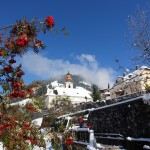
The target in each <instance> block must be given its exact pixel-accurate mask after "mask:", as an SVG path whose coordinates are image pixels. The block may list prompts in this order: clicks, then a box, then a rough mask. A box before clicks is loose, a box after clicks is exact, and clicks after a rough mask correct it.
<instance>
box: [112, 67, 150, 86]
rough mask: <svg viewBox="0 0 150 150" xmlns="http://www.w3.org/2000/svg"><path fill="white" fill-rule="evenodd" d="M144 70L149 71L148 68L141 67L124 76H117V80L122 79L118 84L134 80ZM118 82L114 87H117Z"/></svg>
mask: <svg viewBox="0 0 150 150" xmlns="http://www.w3.org/2000/svg"><path fill="white" fill-rule="evenodd" d="M145 69H149V70H150V68H149V67H147V66H142V67H140V68H138V69H137V70H134V71H133V72H130V73H128V74H127V75H125V76H118V78H122V80H121V81H120V82H124V81H128V80H130V79H132V78H134V77H136V76H139V75H140V74H141V73H142V72H143V70H145ZM118 78H117V80H116V81H118ZM120 82H116V83H115V84H114V86H115V85H117V84H119V83H120Z"/></svg>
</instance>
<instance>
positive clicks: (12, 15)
mask: <svg viewBox="0 0 150 150" xmlns="http://www.w3.org/2000/svg"><path fill="white" fill-rule="evenodd" d="M148 2H149V0H113V1H112V0H76V1H73V0H43V1H41V0H26V1H20V0H13V1H12V0H2V1H1V13H0V27H3V26H5V25H9V24H13V23H15V20H17V19H21V18H23V17H26V18H27V19H28V20H30V19H32V18H34V17H36V16H37V17H38V18H45V17H47V16H49V15H51V16H53V18H54V19H55V24H56V26H55V27H56V28H57V29H61V28H62V27H64V26H65V27H66V28H67V30H68V31H69V36H64V35H63V34H62V33H59V34H58V35H54V34H51V33H46V35H43V34H41V35H40V37H41V40H42V41H43V42H44V44H45V45H46V50H44V51H42V52H40V54H38V55H34V54H31V53H29V54H27V55H25V56H24V57H23V58H22V59H21V60H20V62H21V63H22V64H23V69H24V70H25V72H26V75H25V77H24V79H25V81H26V83H29V82H31V81H33V80H38V79H49V78H50V77H53V76H56V75H60V74H65V73H67V72H68V70H69V71H70V73H72V74H79V75H82V76H83V77H85V78H86V79H87V80H89V81H91V82H93V83H96V84H97V85H98V86H100V87H101V88H103V87H106V86H107V84H108V82H109V83H110V84H111V85H112V84H113V82H114V80H115V78H116V76H117V75H118V74H119V73H120V72H117V68H118V66H117V64H116V63H115V59H116V58H119V59H120V62H121V63H122V65H124V66H126V67H130V66H131V61H130V58H131V57H132V56H133V54H134V53H135V51H133V50H131V47H130V45H129V44H128V43H127V41H126V38H125V35H128V24H127V18H128V15H133V14H134V13H135V10H136V8H137V6H140V7H142V8H143V7H144V6H145V5H146V4H147V3H148Z"/></svg>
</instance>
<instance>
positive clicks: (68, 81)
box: [65, 71, 73, 88]
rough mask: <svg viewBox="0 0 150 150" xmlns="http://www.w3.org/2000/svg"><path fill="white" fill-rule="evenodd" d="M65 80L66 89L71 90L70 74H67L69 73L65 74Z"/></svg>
mask: <svg viewBox="0 0 150 150" xmlns="http://www.w3.org/2000/svg"><path fill="white" fill-rule="evenodd" d="M65 80H66V88H73V83H72V77H71V74H70V73H69V71H68V73H67V74H66V78H65Z"/></svg>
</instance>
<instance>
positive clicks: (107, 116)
mask: <svg viewBox="0 0 150 150" xmlns="http://www.w3.org/2000/svg"><path fill="white" fill-rule="evenodd" d="M149 99H150V96H148V95H147V96H142V97H139V98H135V99H129V100H126V101H122V102H118V103H115V104H111V105H106V106H103V107H99V108H97V109H94V110H92V111H91V112H90V114H89V123H90V124H91V125H92V128H93V129H94V132H95V133H109V134H110V133H111V134H121V135H123V136H124V137H132V138H149V139H150V105H148V104H149V101H150V100H149ZM105 141H106V140H105ZM99 142H100V143H102V142H104V139H103V140H101V141H99Z"/></svg>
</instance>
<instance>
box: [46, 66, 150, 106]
mask: <svg viewBox="0 0 150 150" xmlns="http://www.w3.org/2000/svg"><path fill="white" fill-rule="evenodd" d="M65 81H66V82H65V84H62V83H58V81H54V82H51V87H52V88H51V89H50V88H49V85H46V86H47V93H46V107H47V108H49V107H50V103H51V102H52V99H54V98H55V97H56V96H62V97H69V98H70V100H71V102H72V103H73V104H79V103H82V102H84V103H85V102H90V101H91V102H92V97H91V94H92V92H91V91H88V90H86V89H84V87H79V86H77V87H75V88H74V86H73V79H72V76H71V74H70V73H69V72H68V73H67V74H66V77H65ZM149 88H150V68H149V67H147V66H142V67H136V69H135V70H134V71H133V72H130V73H128V74H124V75H123V76H118V78H117V79H116V81H115V83H114V85H113V86H112V87H111V88H109V87H108V88H107V89H99V93H100V95H101V100H111V99H116V98H119V97H123V96H128V95H131V94H136V93H141V92H148V90H149Z"/></svg>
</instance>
